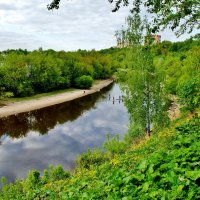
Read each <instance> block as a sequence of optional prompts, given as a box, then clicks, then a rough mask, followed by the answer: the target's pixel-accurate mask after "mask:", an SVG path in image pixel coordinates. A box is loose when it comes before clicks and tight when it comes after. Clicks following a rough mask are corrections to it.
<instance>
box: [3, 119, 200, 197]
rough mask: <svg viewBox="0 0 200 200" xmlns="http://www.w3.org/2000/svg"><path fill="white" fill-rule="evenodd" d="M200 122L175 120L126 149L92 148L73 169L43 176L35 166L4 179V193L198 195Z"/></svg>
mask: <svg viewBox="0 0 200 200" xmlns="http://www.w3.org/2000/svg"><path fill="white" fill-rule="evenodd" d="M182 121H183V119H182ZM179 123H180V122H177V124H179ZM199 124H200V118H198V117H195V118H193V119H192V120H190V121H189V122H182V123H181V124H179V125H173V126H171V127H170V128H168V129H165V130H163V131H162V132H160V133H158V134H154V135H153V136H152V137H150V138H148V139H147V138H146V139H144V140H140V142H139V143H137V144H136V143H135V144H133V145H131V146H130V145H129V146H128V147H127V145H125V146H124V152H118V153H117V152H115V153H111V154H109V151H108V153H103V152H101V151H100V150H95V151H94V152H91V151H89V152H88V153H85V154H83V156H81V158H79V168H78V169H76V171H75V172H74V174H69V173H68V172H65V171H64V170H63V169H62V168H61V167H57V168H50V169H49V170H45V172H44V175H43V176H42V177H41V176H40V174H39V172H37V171H31V172H30V173H29V175H28V178H27V179H26V180H23V181H16V182H15V183H14V184H8V185H6V184H5V179H3V185H4V186H3V188H2V191H1V193H0V198H1V199H5V200H11V199H20V200H23V199H24V200H25V199H26V200H28V199H162V198H163V199H198V198H199V197H200V190H199V187H200V167H199V157H200V153H199V148H200V142H199V141H200V140H199V139H200V132H199ZM174 126H175V127H176V128H174ZM112 145H117V143H116V142H114V143H113V144H112Z"/></svg>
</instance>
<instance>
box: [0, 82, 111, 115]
mask: <svg viewBox="0 0 200 200" xmlns="http://www.w3.org/2000/svg"><path fill="white" fill-rule="evenodd" d="M112 82H113V80H110V79H109V80H102V81H99V82H98V83H97V84H95V85H94V86H93V87H92V88H91V89H89V90H78V91H77V90H76V91H73V92H65V93H62V94H57V95H55V96H49V97H41V98H40V99H34V100H27V101H23V102H16V103H12V104H9V105H6V106H3V107H1V108H0V118H2V117H6V116H9V115H14V114H18V113H23V112H28V111H32V110H36V109H40V108H44V107H48V106H52V105H56V104H60V103H63V102H66V101H71V100H73V99H77V98H80V97H83V96H86V95H88V94H92V93H95V92H97V91H99V90H101V89H102V88H104V87H106V86H108V85H110V84H111V83H112ZM84 91H85V92H84Z"/></svg>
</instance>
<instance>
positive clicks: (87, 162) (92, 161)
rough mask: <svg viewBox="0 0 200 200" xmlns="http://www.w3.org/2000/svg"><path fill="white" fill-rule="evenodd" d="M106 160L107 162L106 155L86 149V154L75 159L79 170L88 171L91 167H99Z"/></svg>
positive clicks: (96, 150) (97, 150) (99, 151)
mask: <svg viewBox="0 0 200 200" xmlns="http://www.w3.org/2000/svg"><path fill="white" fill-rule="evenodd" d="M107 160H109V157H108V156H107V154H105V153H104V152H103V151H101V150H99V149H97V148H95V149H94V150H90V149H88V151H87V152H85V153H83V154H81V155H80V156H78V157H77V159H76V164H77V165H78V167H79V168H86V169H90V167H91V166H92V165H97V166H99V165H101V164H103V163H104V162H105V161H107Z"/></svg>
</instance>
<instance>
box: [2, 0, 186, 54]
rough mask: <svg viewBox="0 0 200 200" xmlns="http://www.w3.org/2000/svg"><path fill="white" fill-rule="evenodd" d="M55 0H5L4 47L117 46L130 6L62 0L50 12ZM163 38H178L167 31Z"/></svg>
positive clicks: (102, 0)
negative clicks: (115, 9) (114, 10)
mask: <svg viewBox="0 0 200 200" xmlns="http://www.w3.org/2000/svg"><path fill="white" fill-rule="evenodd" d="M50 2H51V0H1V1H0V50H5V49H18V48H22V49H28V50H33V49H38V48H39V47H42V48H43V49H55V50H66V51H70V50H77V49H87V50H90V49H97V50H99V49H103V48H109V47H111V46H115V45H116V40H115V37H114V34H115V31H116V30H119V29H120V28H121V26H122V25H123V24H124V21H125V17H127V16H128V14H129V9H128V8H122V9H121V10H120V11H118V12H116V13H112V12H111V10H112V5H110V4H109V3H108V0H68V1H67V0H62V3H61V7H60V9H59V10H55V11H48V10H47V8H46V5H47V4H48V3H50ZM161 35H162V40H171V41H176V40H184V39H185V38H187V37H188V35H187V34H185V35H183V36H181V37H180V38H178V39H177V38H176V36H175V35H174V33H172V32H171V31H170V30H166V31H164V32H162V33H161Z"/></svg>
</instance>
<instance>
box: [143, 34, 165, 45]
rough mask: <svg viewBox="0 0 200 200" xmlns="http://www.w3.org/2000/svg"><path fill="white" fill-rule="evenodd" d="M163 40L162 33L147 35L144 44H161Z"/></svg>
mask: <svg viewBox="0 0 200 200" xmlns="http://www.w3.org/2000/svg"><path fill="white" fill-rule="evenodd" d="M160 42H161V35H150V36H146V37H145V40H144V44H145V45H147V44H160Z"/></svg>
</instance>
